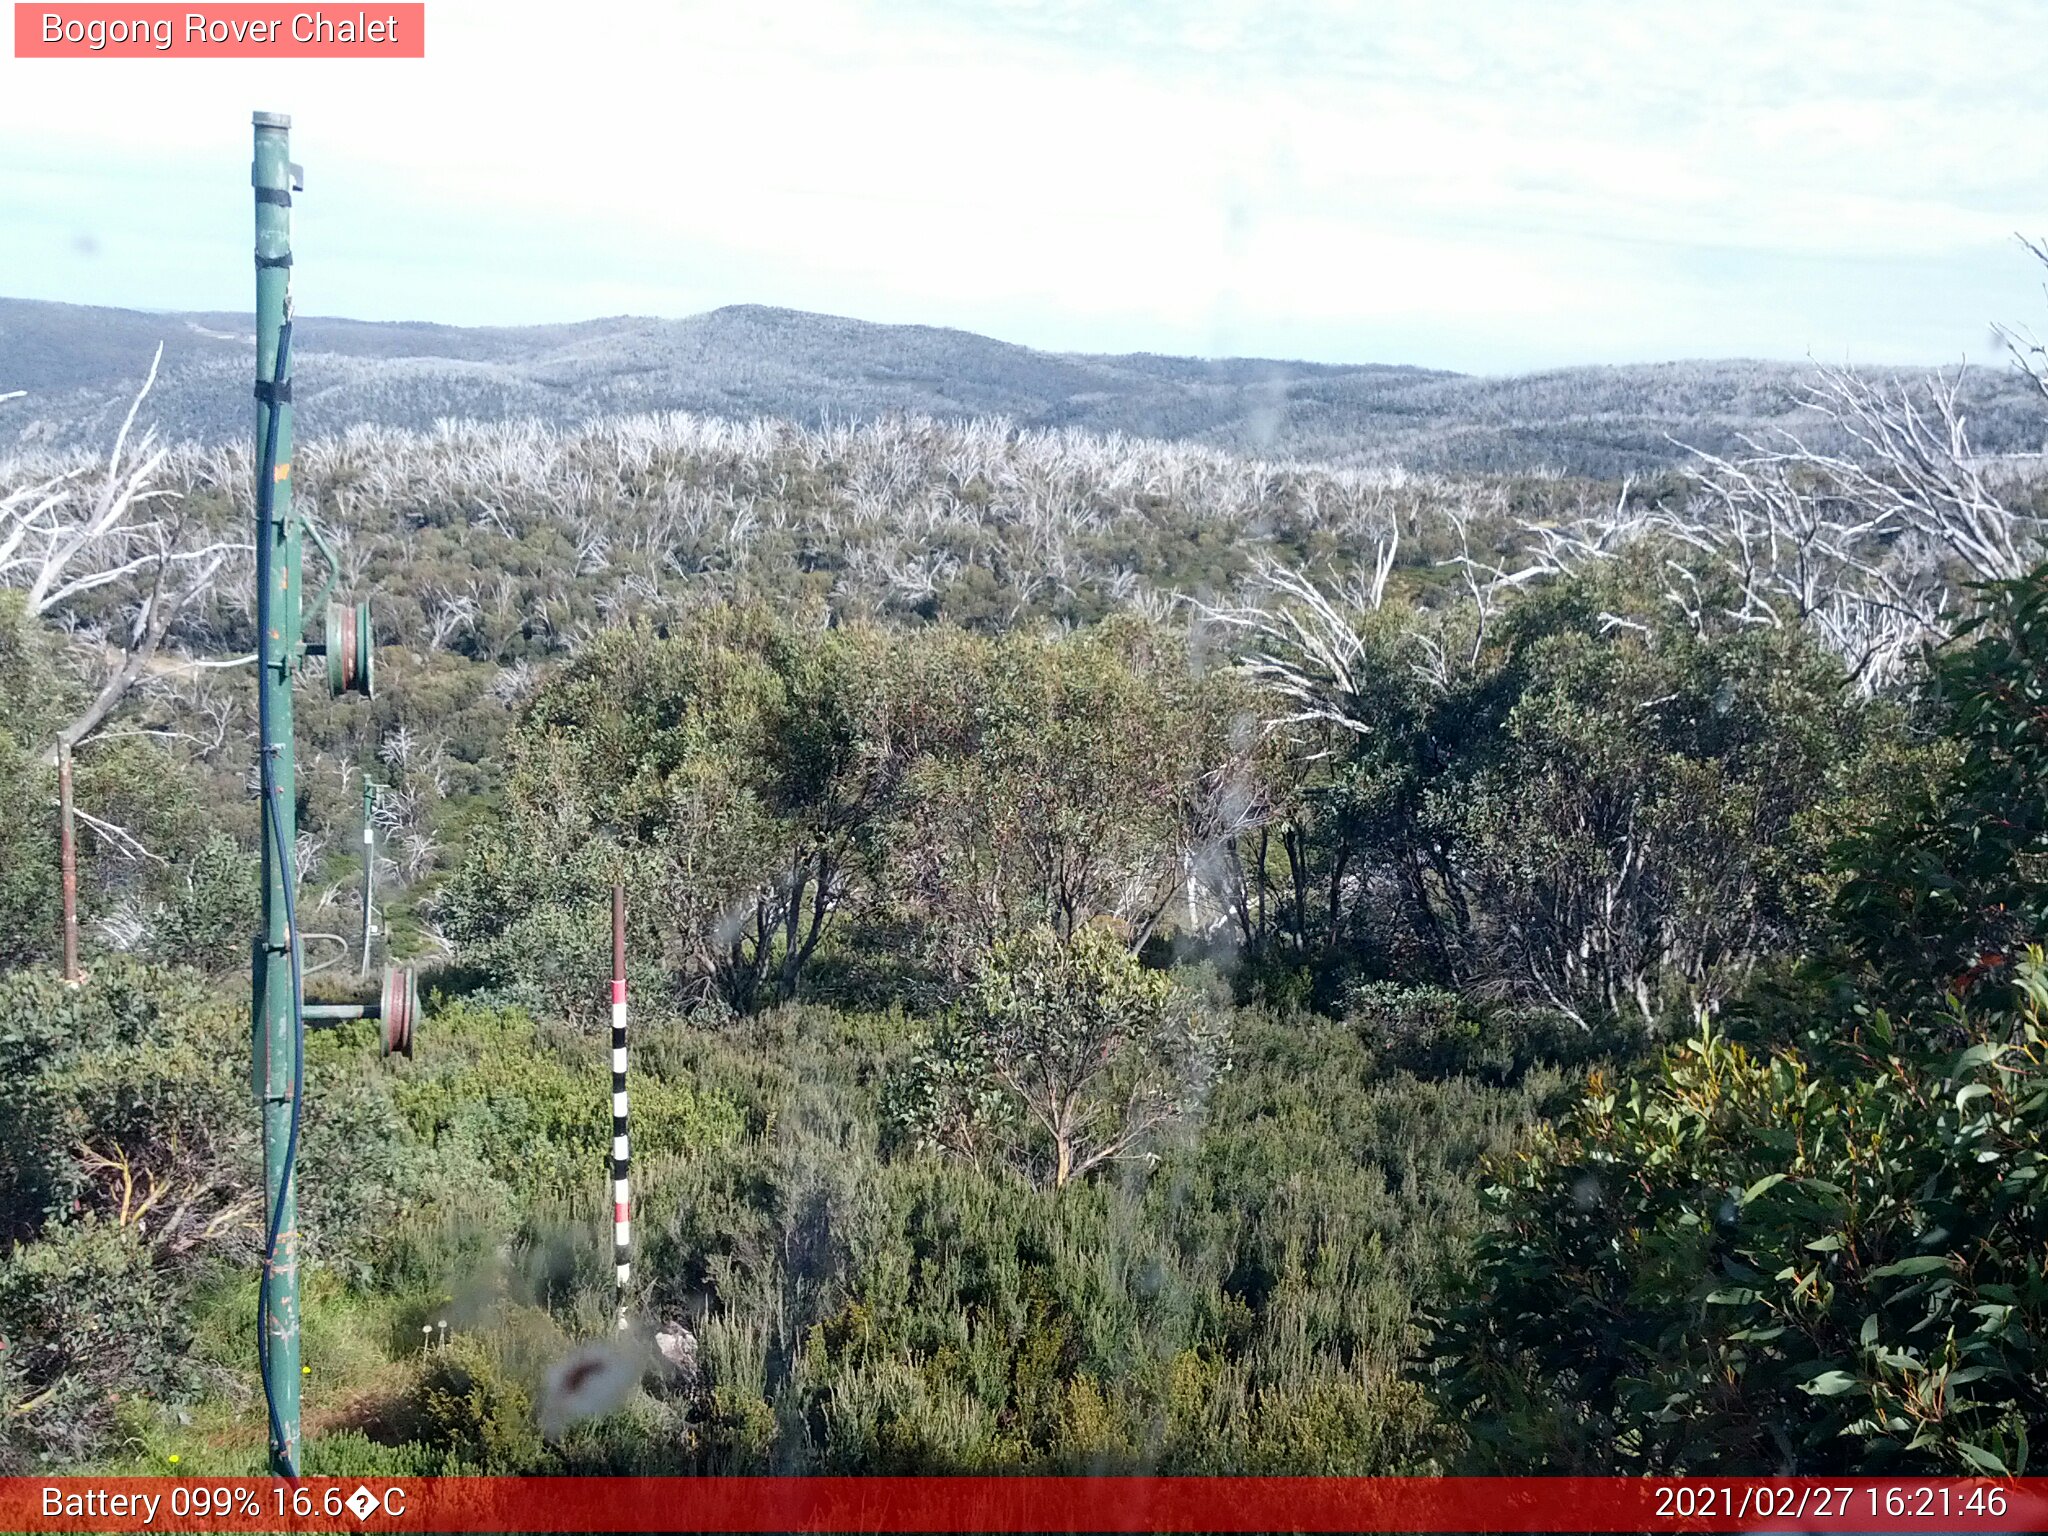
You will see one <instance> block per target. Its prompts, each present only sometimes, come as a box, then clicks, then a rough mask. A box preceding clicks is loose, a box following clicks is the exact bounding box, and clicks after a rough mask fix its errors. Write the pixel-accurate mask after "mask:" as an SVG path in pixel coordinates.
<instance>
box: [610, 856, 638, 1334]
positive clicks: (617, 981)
mask: <svg viewBox="0 0 2048 1536" xmlns="http://www.w3.org/2000/svg"><path fill="white" fill-rule="evenodd" d="M632 1163H633V1142H632V1134H631V1132H630V1131H629V1130H628V1129H627V1124H626V888H625V886H623V885H614V886H613V887H612V1262H613V1264H614V1265H615V1266H617V1274H618V1312H617V1325H618V1330H619V1331H620V1332H621V1333H623V1332H625V1330H626V1291H627V1289H628V1288H629V1287H630V1286H631V1284H632V1280H633V1220H632V1215H631V1212H632V1204H633V1197H632V1189H631V1178H632V1172H631V1170H632Z"/></svg>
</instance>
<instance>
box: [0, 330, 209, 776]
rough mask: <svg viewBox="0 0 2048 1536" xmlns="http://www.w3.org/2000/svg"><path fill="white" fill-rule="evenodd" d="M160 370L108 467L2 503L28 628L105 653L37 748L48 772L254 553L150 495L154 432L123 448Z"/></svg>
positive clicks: (3, 567) (158, 462) (0, 555)
mask: <svg viewBox="0 0 2048 1536" xmlns="http://www.w3.org/2000/svg"><path fill="white" fill-rule="evenodd" d="M162 361H163V348H162V347H161V346H159V347H158V348H157V352H156V356H155V357H154V358H152V359H151V361H150V365H149V374H148V377H147V378H145V379H144V380H143V384H142V388H141V389H140V390H139V391H138V392H137V394H136V396H135V400H134V403H133V404H131V405H130V406H129V407H128V414H127V417H126V418H125V419H124V420H123V421H122V423H121V430H120V432H119V433H118V434H117V435H116V436H115V439H114V446H113V449H112V451H111V452H110V453H109V454H108V455H107V459H106V462H105V464H103V465H93V466H88V467H81V468H78V469H70V470H60V471H58V472H56V473H54V474H51V475H48V476H46V477H44V478H42V479H40V480H38V481H33V482H31V483H27V484H23V485H20V486H17V487H16V488H15V489H14V490H11V491H8V492H7V493H5V495H4V496H0V586H6V587H12V588H15V589H17V590H19V591H20V592H21V593H22V594H23V601H24V604H25V606H26V609H27V613H28V616H29V617H30V618H34V619H40V620H43V621H44V622H46V623H49V624H52V625H59V626H62V627H64V628H65V629H67V630H68V631H69V632H70V633H71V634H72V635H73V637H74V638H75V639H77V640H80V641H82V642H85V646H89V647H91V648H93V649H96V650H97V651H98V652H99V653H100V659H99V660H98V661H97V664H96V668H95V670H97V671H98V673H99V685H98V687H97V689H96V690H95V691H94V693H93V695H92V698H91V699H90V701H89V702H88V703H87V704H86V705H85V707H84V708H83V709H81V710H80V711H79V712H78V713H77V714H76V715H74V716H73V717H72V718H71V719H70V720H69V721H68V722H67V723H65V724H64V725H63V726H62V727H60V728H59V729H58V730H57V731H56V732H55V734H53V735H52V736H51V738H50V739H49V740H48V741H46V742H41V743H39V744H38V756H39V757H40V758H41V760H42V761H43V762H44V763H45V764H47V765H51V766H54V765H55V764H56V762H57V759H58V757H59V756H60V755H61V754H62V753H63V752H64V751H66V750H68V749H70V748H74V747H76V746H77V745H78V744H79V743H80V742H82V741H84V740H85V739H86V738H87V737H89V736H91V735H92V734H93V733H94V732H95V731H96V730H98V729H99V728H100V727H101V726H102V725H103V724H104V723H105V722H106V720H107V718H108V717H109V716H110V715H112V714H113V712H114V710H115V709H116V708H117V707H118V706H119V705H120V703H121V701H122V700H123V699H125V698H126V697H127V696H128V695H129V693H130V692H131V691H132V690H133V689H134V688H135V687H136V685H137V683H138V682H139V681H140V680H141V679H142V678H143V676H144V675H145V674H146V673H147V672H148V670H149V669H150V667H151V665H152V664H153V663H154V662H155V661H156V658H157V656H158V653H159V652H160V651H161V650H162V648H163V644H164V641H165V639H166V637H167V636H168V635H169V634H170V632H171V628H172V626H173V625H174V624H175V623H176V622H177V621H178V619H179V617H180V616H181V615H183V614H184V613H186V612H187V611H188V610H189V609H190V608H191V607H192V606H193V605H194V604H195V603H197V602H199V601H201V600H202V599H203V598H204V597H205V596H206V595H207V593H208V592H210V591H211V589H212V587H213V585H214V581H215V578H216V577H217V576H218V575H219V574H220V572H221V570H222V568H223V567H224V566H226V565H227V563H228V562H229V560H231V559H232V558H233V557H234V556H235V555H237V554H238V553H241V552H243V551H246V550H247V549H248V548H249V546H248V545H247V544H245V543H238V542H236V541H234V540H232V539H224V538H219V537H216V536H215V535H214V534H213V533H212V532H211V531H210V530H209V529H207V528H206V527H205V526H204V525H203V523H201V522H200V521H199V520H198V519H197V518H196V517H191V516H188V515H187V514H186V510H185V508H186V503H185V501H184V500H183V499H182V498H180V497H178V496H177V495H176V494H175V493H173V492H171V491H169V490H165V489H161V488H159V487H158V486H157V484H156V476H157V472H158V471H159V469H160V468H161V467H162V466H163V463H164V460H165V458H166V457H167V454H168V450H166V449H164V448H162V447H159V446H158V445H157V441H156V433H155V430H154V429H153V428H152V429H150V430H149V431H146V432H144V433H143V434H142V436H141V438H140V439H139V440H138V441H137V442H136V443H135V444H134V446H133V449H132V451H131V449H130V445H129V437H130V434H131V433H132V432H133V430H134V427H135V417H136V414H137V413H138V412H139V411H140V410H141V409H142V404H143V401H144V400H146V399H147V398H148V396H149V392H150V390H151V388H152V387H154V385H155V383H156V376H157V369H158V366H159V365H160V364H161V363H162ZM85 646H82V647H81V649H84V648H85Z"/></svg>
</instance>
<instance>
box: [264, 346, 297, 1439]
mask: <svg viewBox="0 0 2048 1536" xmlns="http://www.w3.org/2000/svg"><path fill="white" fill-rule="evenodd" d="M291 351H292V323H291V321H290V320H289V319H287V320H286V321H285V322H284V325H283V327H282V328H281V329H280V330H279V331H278V335H277V367H276V368H275V369H274V370H273V372H274V373H275V375H276V378H275V381H274V383H273V386H272V387H273V392H275V390H277V389H278V388H285V389H289V387H290V383H291ZM285 398H287V399H289V398H290V397H289V395H286V396H285ZM283 414H284V411H283V408H282V406H281V405H280V404H279V403H277V402H276V401H275V399H273V401H272V403H271V406H270V416H269V419H268V420H267V421H266V422H265V424H264V433H263V450H262V453H261V454H260V455H259V456H258V462H257V465H256V524H257V535H256V675H257V678H258V684H257V689H256V722H257V724H256V729H257V733H258V736H259V738H260V740H259V742H258V750H257V754H256V762H257V771H258V775H259V777H260V779H261V783H262V794H263V821H264V825H265V826H266V828H267V829H268V831H269V836H270V843H271V847H272V848H273V849H274V850H275V855H276V859H277V872H278V883H279V885H280V886H281V887H282V888H283V891H284V930H285V938H286V946H287V949H288V951H289V953H290V955H291V969H292V1121H291V1129H290V1131H289V1132H288V1133H287V1134H286V1136H285V1144H284V1171H283V1172H282V1174H280V1176H279V1178H278V1182H277V1199H276V1202H275V1203H274V1204H273V1206H272V1207H271V1212H270V1229H269V1232H268V1233H267V1234H266V1235H265V1237H264V1241H263V1280H262V1284H261V1286H260V1288H259V1290H258V1292H257V1298H256V1364H257V1369H258V1370H259V1371H261V1373H262V1376H263V1405H264V1408H265V1409H266V1410H267V1411H268V1413H269V1415H270V1443H271V1444H272V1445H274V1446H276V1447H278V1449H279V1453H280V1456H282V1457H284V1458H285V1472H286V1474H287V1475H288V1476H293V1477H296V1476H297V1475H298V1470H299V1469H298V1464H297V1459H296V1457H291V1456H289V1455H288V1454H287V1451H286V1447H285V1438H284V1421H283V1420H282V1419H280V1418H279V1417H278V1416H277V1400H276V1398H275V1397H274V1396H273V1395H272V1393H271V1390H270V1274H271V1269H272V1266H273V1265H274V1264H275V1262H276V1260H277V1239H278V1234H279V1230H280V1228H281V1226H282V1224H283V1221H284V1208H285V1200H286V1197H287V1196H288V1195H289V1193H290V1192H291V1188H292V1183H293V1175H294V1172H295V1170H296V1168H297V1164H298V1152H299V1105H300V1103H301V1101H302V1100H303V1099H304V1097H305V1090H306V1012H305V1003H306V998H305V976H304V972H303V970H302V969H301V959H300V951H299V920H298V903H297V900H296V897H295V894H294V887H295V886H296V885H297V883H298V882H297V875H296V872H295V871H294V870H293V868H292V861H291V858H290V856H289V854H288V853H287V851H286V849H285V845H284V815H283V812H282V811H281V810H280V809H279V805H278V787H277V765H276V763H275V762H274V761H272V754H271V747H270V666H271V654H270V633H271V625H270V594H271V587H272V581H271V567H270V550H271V537H272V535H271V527H270V524H271V514H272V510H273V508H274V507H275V506H276V491H275V486H276V481H277V424H278V420H279V418H280V417H281V416H283ZM292 597H293V599H294V601H296V600H297V598H298V594H297V593H296V592H294V593H293V594H292ZM290 669H291V658H290V657H286V658H285V659H284V670H285V676H286V680H287V686H289V679H290ZM264 942H265V943H268V942H269V935H267V934H266V935H265V936H264ZM268 992H269V988H268V986H267V985H266V987H265V1008H266V1017H267V1009H268V1006H269V1002H268ZM269 1086H270V1085H269V1081H268V1073H267V1069H266V1076H265V1082H264V1089H265V1092H266V1094H267V1093H268V1090H269ZM265 1172H266V1173H267V1172H268V1170H265Z"/></svg>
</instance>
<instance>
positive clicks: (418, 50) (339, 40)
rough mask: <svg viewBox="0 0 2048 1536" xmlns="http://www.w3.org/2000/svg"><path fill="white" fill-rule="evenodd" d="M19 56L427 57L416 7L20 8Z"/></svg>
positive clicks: (423, 20) (422, 19) (421, 14)
mask: <svg viewBox="0 0 2048 1536" xmlns="http://www.w3.org/2000/svg"><path fill="white" fill-rule="evenodd" d="M14 56H15V57H16V58H18V59H423V58H425V57H426V56H427V8H426V6H425V5H424V4H412V5H387V4H370V5H357V6H346V5H330V6H319V5H108V4H98V5H64V4H43V5H35V4H22V3H19V0H17V3H16V5H15V7H14Z"/></svg>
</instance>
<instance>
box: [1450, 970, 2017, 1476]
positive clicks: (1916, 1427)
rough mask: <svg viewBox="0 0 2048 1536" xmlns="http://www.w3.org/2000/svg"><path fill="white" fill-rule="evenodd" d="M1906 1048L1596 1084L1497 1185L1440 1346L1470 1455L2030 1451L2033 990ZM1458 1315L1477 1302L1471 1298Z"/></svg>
mask: <svg viewBox="0 0 2048 1536" xmlns="http://www.w3.org/2000/svg"><path fill="white" fill-rule="evenodd" d="M2020 979H2021V991H2022V1003H2021V1005H2020V1008H2019V1011H2018V1012H2017V1013H2007V1012H1986V1013H1981V1014H1961V1013H1957V1014H1955V1015H1954V1016H1952V1018H1951V1019H1950V1020H1949V1021H1947V1027H1946V1029H1944V1030H1943V1031H1941V1033H1944V1034H1953V1035H1954V1036H1955V1037H1956V1038H1958V1039H1960V1040H1962V1041H1963V1042H1965V1048H1964V1049H1962V1050H1961V1051H1959V1052H1958V1051H1950V1050H1946V1049H1943V1050H1932V1049H1928V1048H1926V1047H1924V1046H1920V1045H1917V1044H1916V1043H1915V1041H1916V1040H1917V1039H1918V1032H1917V1031H1915V1030H1914V1029H1912V1028H1911V1027H1909V1026H1907V1025H1905V1024H1903V1023H1900V1024H1897V1025H1895V1024H1894V1023H1893V1022H1892V1021H1891V1020H1890V1019H1888V1018H1887V1017H1886V1016H1885V1015H1884V1014H1882V1013H1876V1014H1866V1015H1864V1016H1863V1017H1862V1019H1861V1020H1860V1022H1858V1023H1856V1024H1855V1025H1854V1026H1853V1027H1850V1028H1847V1029H1845V1030H1842V1031H1839V1032H1817V1033H1815V1034H1814V1035H1813V1036H1812V1038H1810V1039H1809V1040H1808V1041H1806V1042H1805V1043H1804V1044H1802V1045H1800V1046H1797V1047H1795V1046H1789V1045H1786V1046H1779V1047H1775V1048H1772V1049H1770V1050H1768V1051H1764V1052H1751V1051H1750V1050H1748V1049H1746V1048H1745V1047H1743V1046H1741V1045H1737V1044H1733V1043H1731V1042H1730V1041H1729V1040H1728V1038H1727V1037H1726V1035H1724V1034H1722V1033H1721V1032H1719V1031H1717V1030H1715V1029H1713V1028H1712V1027H1710V1026H1709V1027H1703V1028H1702V1030H1701V1032H1700V1033H1699V1035H1698V1036H1697V1037H1696V1038H1694V1039H1692V1040H1690V1041H1688V1042H1686V1043H1685V1044H1684V1045H1683V1046H1681V1047H1679V1048H1677V1049H1674V1050H1672V1051H1670V1052H1668V1053H1667V1054H1666V1055H1665V1057H1664V1058H1663V1060H1662V1062H1661V1064H1660V1065H1659V1067H1658V1069H1657V1071H1656V1073H1655V1074H1654V1075H1653V1076H1651V1077H1650V1078H1649V1079H1647V1080H1645V1081H1640V1082H1636V1083H1634V1084H1631V1085H1629V1086H1628V1087H1626V1088H1621V1089H1617V1088H1613V1087H1610V1086H1608V1085H1607V1083H1606V1082H1605V1080H1604V1079H1600V1078H1598V1077H1596V1079H1595V1081H1594V1082H1593V1084H1592V1086H1591V1088H1590V1090H1589V1092H1588V1094H1587V1097H1586V1098H1585V1100H1584V1101H1583V1102H1582V1104H1581V1105H1580V1106H1579V1108H1578V1109H1577V1110H1576V1112H1575V1113H1574V1114H1573V1115H1571V1116H1570V1117H1569V1118H1568V1119H1566V1120H1565V1121H1564V1122H1563V1123H1562V1124H1561V1125H1559V1126H1557V1127H1555V1128H1550V1127H1544V1128H1539V1131H1538V1133H1537V1135H1536V1137H1535V1139H1534V1141H1533V1143H1532V1144H1531V1146H1530V1147H1529V1148H1528V1149H1527V1150H1525V1151H1524V1152H1522V1153H1521V1154H1519V1155H1518V1156H1517V1157H1516V1159H1515V1160H1514V1161H1513V1162H1512V1163H1510V1164H1508V1165H1507V1166H1506V1167H1505V1168H1503V1170H1502V1176H1501V1182H1500V1183H1499V1184H1497V1185H1496V1186H1495V1187H1494V1189H1493V1195H1494V1198H1495V1200H1496V1201H1497V1203H1498V1206H1499V1209H1500V1213H1501V1226H1500V1228H1499V1229H1498V1230H1497V1231H1495V1232H1493V1233H1491V1234H1490V1235H1489V1236H1488V1237H1487V1238H1486V1239H1484V1241H1483V1242H1482V1243H1481V1245H1480V1247H1479V1251H1478V1252H1479V1270H1478V1273H1477V1275H1476V1276H1475V1277H1474V1282H1473V1288H1472V1298H1473V1299H1472V1300H1470V1301H1468V1302H1467V1303H1466V1304H1465V1305H1464V1306H1463V1307H1462V1308H1461V1309H1460V1310H1459V1311H1458V1312H1457V1313H1456V1315H1455V1316H1454V1317H1453V1319H1452V1320H1451V1323H1450V1325H1449V1327H1448V1328H1447V1329H1446V1331H1445V1334H1444V1337H1443V1339H1442V1341H1441V1344H1440V1346H1439V1348H1440V1351H1441V1354H1442V1356H1443V1358H1444V1359H1445V1360H1446V1361H1447V1362H1448V1363H1449V1366H1450V1371H1451V1376H1450V1380H1451V1381H1452V1383H1453V1386H1452V1396H1453V1400H1454V1402H1455V1403H1456V1404H1457V1405H1458V1407H1459V1409H1460V1411H1463V1412H1465V1413H1467V1414H1468V1415H1470V1416H1471V1417H1472V1421H1473V1422H1475V1423H1478V1424H1483V1425H1484V1426H1485V1427H1486V1431H1485V1432H1486V1435H1487V1438H1488V1441H1489V1442H1490V1451H1491V1455H1492V1458H1493V1463H1492V1464H1494V1465H1499V1466H1506V1467H1517V1466H1521V1467H1527V1466H1537V1467H1543V1468H1548V1469H1559V1470H1562V1469H1572V1470H1606V1471H1640V1470H1648V1471H1664V1472H1681V1471H1682V1472H1688V1473H1700V1472H1710V1471H1724V1472H1733V1471H1746V1472H1756V1471H1760V1470H1762V1469H1764V1468H1769V1467H1777V1468H1780V1469H1782V1470H1784V1471H1788V1472H1792V1471H1796V1472H1802V1473H1824V1472H1837V1471H1844V1472H1845V1471H1866V1472H1867V1471H1886V1472H1897V1473H1906V1472H1914V1471H1937V1470H1947V1471H1956V1472H1983V1471H1989V1472H2004V1471H2014V1472H2017V1471H2019V1470H2021V1469H2022V1467H2023V1465H2024V1463H2025V1460H2026V1455H2027V1446H2028V1443H2029V1440H2030V1439H2031V1438H2038V1437H2039V1436H2041V1435H2042V1434H2043V1433H2044V1432H2048V1393H2044V1391H2043V1388H2042V1383H2043V1381H2044V1380H2048V1361H2044V1360H2043V1359H2042V1358H2041V1354H2040V1348H2041V1346H2040V1344H2039V1342H2038V1341H2039V1340H2040V1339H2041V1338H2043V1337H2044V1336H2048V1333H2044V1330H2048V1271H2044V1269H2043V1264H2042V1254H2043V1252H2044V1240H2048V1190H2044V1187H2043V1174H2044V1172H2048V1162H2044V1157H2043V1152H2042V1146H2043V1141H2042V1134H2043V1129H2044V1123H2048V1033H2044V1028H2043V1018H2044V1013H2043V1010H2044V1009H2048V972H2044V970H2043V968H2042V966H2041V962H2040V955H2039V951H2038V950H2037V951H2035V952H2034V957H2033V959H2032V960H2031V961H2029V962H2028V963H2027V964H2025V965H2024V966H2023V967H2022V968H2021V978H2020ZM1480 1298H1483V1300H1482V1299H1480Z"/></svg>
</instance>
